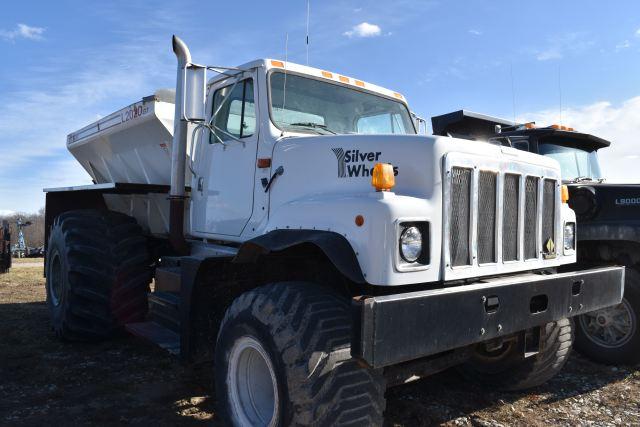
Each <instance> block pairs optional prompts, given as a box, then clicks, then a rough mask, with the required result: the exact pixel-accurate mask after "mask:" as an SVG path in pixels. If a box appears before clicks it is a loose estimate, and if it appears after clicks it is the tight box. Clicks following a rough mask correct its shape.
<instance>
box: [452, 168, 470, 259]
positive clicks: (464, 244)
mask: <svg viewBox="0 0 640 427" xmlns="http://www.w3.org/2000/svg"><path fill="white" fill-rule="evenodd" d="M471 174H472V170H471V169H466V168H453V169H452V170H451V209H450V213H451V217H450V224H451V229H450V232H449V239H450V240H449V245H450V250H451V265H452V266H454V267H456V266H461V265H469V260H470V256H471V255H470V253H469V230H470V229H471V227H470V222H471V209H470V207H471V206H470V205H471Z"/></svg>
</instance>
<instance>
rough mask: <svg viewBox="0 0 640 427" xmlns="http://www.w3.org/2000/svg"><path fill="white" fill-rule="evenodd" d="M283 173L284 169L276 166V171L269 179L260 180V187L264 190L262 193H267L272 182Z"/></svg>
mask: <svg viewBox="0 0 640 427" xmlns="http://www.w3.org/2000/svg"><path fill="white" fill-rule="evenodd" d="M283 173H284V168H283V167H282V166H278V169H276V171H275V172H274V173H273V175H271V179H267V178H262V187H263V188H264V192H265V193H268V192H269V189H270V188H271V184H273V181H274V180H275V179H276V178H277V177H279V176H280V175H282V174H283Z"/></svg>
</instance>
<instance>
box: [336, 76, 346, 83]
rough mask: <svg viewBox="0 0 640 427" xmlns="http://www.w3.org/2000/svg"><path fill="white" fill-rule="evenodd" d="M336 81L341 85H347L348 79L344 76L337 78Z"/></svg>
mask: <svg viewBox="0 0 640 427" xmlns="http://www.w3.org/2000/svg"><path fill="white" fill-rule="evenodd" d="M338 79H339V80H340V81H341V82H342V83H349V78H348V77H345V76H338Z"/></svg>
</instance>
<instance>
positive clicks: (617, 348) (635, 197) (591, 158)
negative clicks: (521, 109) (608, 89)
mask: <svg viewBox="0 0 640 427" xmlns="http://www.w3.org/2000/svg"><path fill="white" fill-rule="evenodd" d="M431 122H432V125H433V133H434V134H435V135H449V136H456V137H463V138H468V139H476V140H481V141H487V140H488V141H490V142H494V143H496V144H499V145H501V146H508V147H512V148H516V149H520V150H524V151H529V152H532V153H537V154H542V155H544V156H547V157H550V158H553V159H555V160H557V161H558V162H559V163H560V167H561V169H562V179H563V182H564V183H565V184H567V186H568V189H569V195H570V197H569V206H570V207H571V208H572V209H573V210H574V211H575V213H576V217H577V220H578V231H577V236H576V237H577V240H578V242H579V245H578V263H579V264H583V265H589V266H597V265H611V264H615V265H624V266H625V267H626V275H625V277H626V278H625V293H624V298H623V300H622V302H621V303H620V304H619V305H616V306H613V307H609V308H605V309H601V310H597V311H594V312H590V313H586V314H583V315H581V316H578V317H576V318H575V323H576V325H575V326H576V341H575V347H576V349H577V350H578V351H580V352H581V353H582V354H584V355H585V356H587V357H589V358H591V359H593V360H595V361H598V362H601V363H607V364H637V363H639V362H640V326H639V324H638V319H639V318H640V184H616V183H610V182H606V181H605V176H604V175H603V173H602V171H601V169H600V163H599V161H598V151H599V150H601V149H606V148H608V147H609V146H610V145H611V143H610V142H609V141H607V140H605V139H602V138H599V137H597V136H595V135H590V134H587V133H581V132H577V131H575V130H574V129H573V128H571V127H567V126H561V125H551V126H548V127H537V126H536V125H535V123H533V122H530V123H522V124H518V123H514V122H511V121H508V120H504V119H500V118H496V117H491V116H487V115H483V114H478V113H473V112H470V111H464V110H460V111H455V112H452V113H449V114H444V115H441V116H436V117H432V119H431Z"/></svg>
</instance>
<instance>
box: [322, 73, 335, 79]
mask: <svg viewBox="0 0 640 427" xmlns="http://www.w3.org/2000/svg"><path fill="white" fill-rule="evenodd" d="M322 77H326V78H327V79H332V78H333V74H331V73H330V72H328V71H323V72H322Z"/></svg>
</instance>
